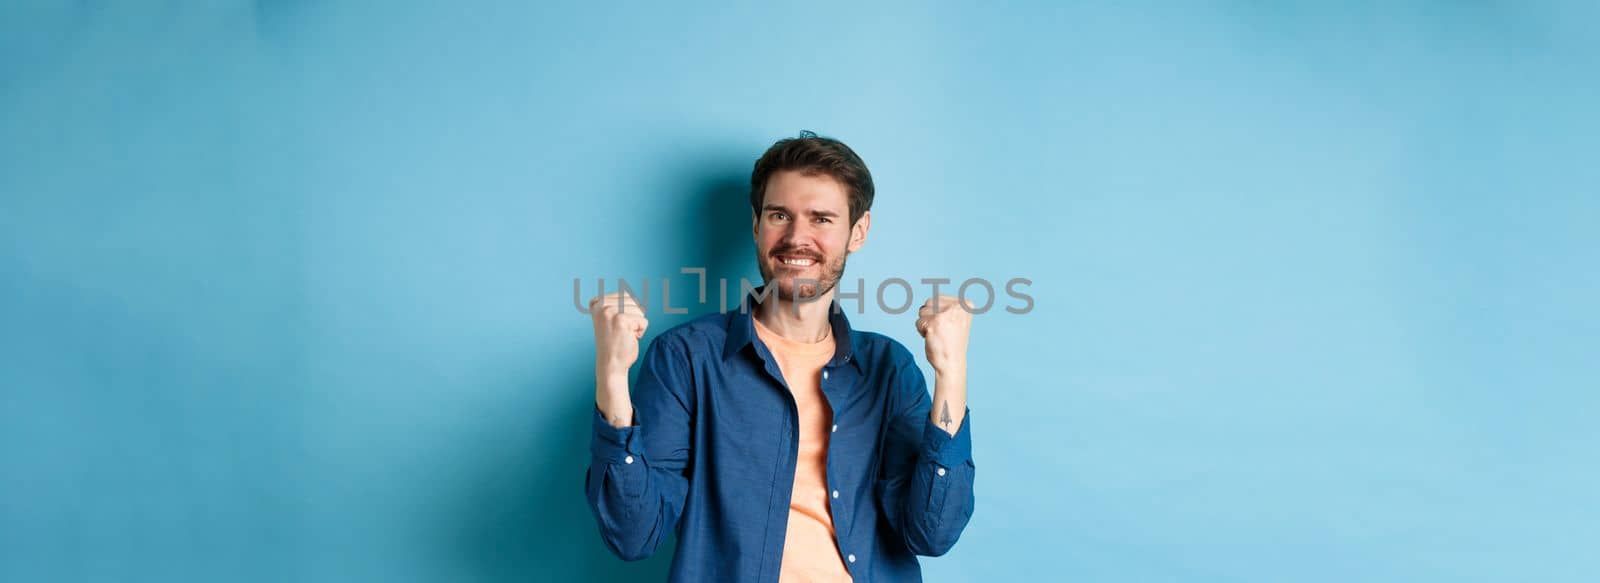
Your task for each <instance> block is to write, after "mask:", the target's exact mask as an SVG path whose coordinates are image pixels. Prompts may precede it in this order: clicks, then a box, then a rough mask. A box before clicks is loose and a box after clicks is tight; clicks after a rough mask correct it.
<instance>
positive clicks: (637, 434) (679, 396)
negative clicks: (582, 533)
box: [584, 336, 692, 561]
mask: <svg viewBox="0 0 1600 583" xmlns="http://www.w3.org/2000/svg"><path fill="white" fill-rule="evenodd" d="M688 366H689V361H688V358H687V353H686V352H685V351H684V349H683V347H682V346H681V343H680V342H678V341H676V340H675V339H673V338H669V337H667V336H663V337H660V338H657V339H656V341H655V342H653V343H651V345H650V348H649V349H648V350H647V351H646V353H645V355H644V360H643V364H642V365H641V366H640V370H639V378H638V381H636V382H635V383H633V386H632V387H631V389H630V395H631V399H632V401H633V408H634V417H635V420H636V421H637V424H636V425H632V426H629V427H623V428H617V427H612V426H611V424H610V423H607V422H606V420H605V417H604V416H603V415H602V414H601V412H600V409H599V408H598V407H596V408H594V413H593V415H592V417H593V421H592V427H593V437H592V439H591V440H590V447H589V451H590V460H589V469H588V472H587V474H586V476H585V478H584V491H585V494H586V495H587V496H588V500H589V508H590V510H592V511H593V513H594V517H595V521H596V522H597V523H598V524H599V527H600V536H601V538H602V539H604V541H605V543H606V546H607V547H608V548H610V549H611V551H612V552H613V553H615V554H616V555H617V556H618V557H621V558H622V559H623V560H627V561H636V560H639V559H643V558H646V557H649V556H650V555H652V554H654V553H655V551H656V549H658V548H660V546H661V543H662V542H664V541H665V540H666V538H667V535H668V534H669V533H671V532H672V531H673V530H674V529H675V528H676V527H677V524H678V519H679V517H680V516H681V515H682V512H683V505H684V498H685V496H686V495H687V493H688V490H689V483H688V480H689V479H688V472H687V468H688V464H689V459H690V458H689V454H690V449H691V444H690V427H691V425H692V411H691V407H690V406H689V403H690V402H691V401H690V400H688V399H687V398H686V395H688V394H690V387H689V384H688V378H689V375H688V372H687V367H688Z"/></svg>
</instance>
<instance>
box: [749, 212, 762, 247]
mask: <svg viewBox="0 0 1600 583" xmlns="http://www.w3.org/2000/svg"><path fill="white" fill-rule="evenodd" d="M750 238H751V239H754V240H756V241H757V242H759V241H761V215H758V214H756V209H750Z"/></svg>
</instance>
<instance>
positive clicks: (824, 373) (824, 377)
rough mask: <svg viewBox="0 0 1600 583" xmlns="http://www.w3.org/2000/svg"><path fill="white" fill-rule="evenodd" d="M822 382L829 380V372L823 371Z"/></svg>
mask: <svg viewBox="0 0 1600 583" xmlns="http://www.w3.org/2000/svg"><path fill="white" fill-rule="evenodd" d="M822 380H828V371H822Z"/></svg>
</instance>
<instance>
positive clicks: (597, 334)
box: [589, 292, 650, 373]
mask: <svg viewBox="0 0 1600 583" xmlns="http://www.w3.org/2000/svg"><path fill="white" fill-rule="evenodd" d="M589 315H590V316H591V317H592V318H594V367H595V372H598V373H617V372H621V373H627V372H628V367H631V366H633V361H635V360H638V359H639V340H640V339H641V338H644V331H645V329H647V328H649V327H650V321H649V320H647V319H645V317H644V308H642V307H640V306H639V303H638V302H635V301H634V300H633V296H630V295H628V294H626V293H624V292H617V293H611V294H605V295H602V296H596V297H595V298H594V299H592V300H589Z"/></svg>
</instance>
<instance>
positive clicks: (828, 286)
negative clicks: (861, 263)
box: [756, 248, 850, 302]
mask: <svg viewBox="0 0 1600 583" xmlns="http://www.w3.org/2000/svg"><path fill="white" fill-rule="evenodd" d="M791 251H792V250H791V249H787V248H780V249H775V250H773V252H771V253H768V254H766V256H764V257H757V260H756V264H757V265H759V266H760V267H761V279H762V280H763V281H765V282H766V285H769V286H773V287H775V288H776V290H777V291H776V295H777V296H778V298H779V299H781V300H785V301H791V302H792V301H799V300H800V299H801V298H804V299H805V300H806V301H812V300H816V299H817V298H820V297H822V296H823V295H826V294H827V293H828V292H830V291H833V288H835V287H838V286H839V279H840V278H842V277H844V264H845V259H847V258H848V257H849V256H850V252H849V251H846V252H844V253H840V254H839V255H838V256H836V257H822V256H820V255H817V254H815V253H796V254H797V255H802V256H808V257H810V258H812V259H814V260H815V261H816V263H815V264H813V265H812V266H811V267H794V266H791V265H785V264H784V263H782V262H780V261H778V259H777V257H776V256H777V255H783V254H787V253H790V252H791ZM819 267H820V271H821V273H820V274H814V273H813V270H814V269H816V268H819ZM796 280H800V281H796Z"/></svg>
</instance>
